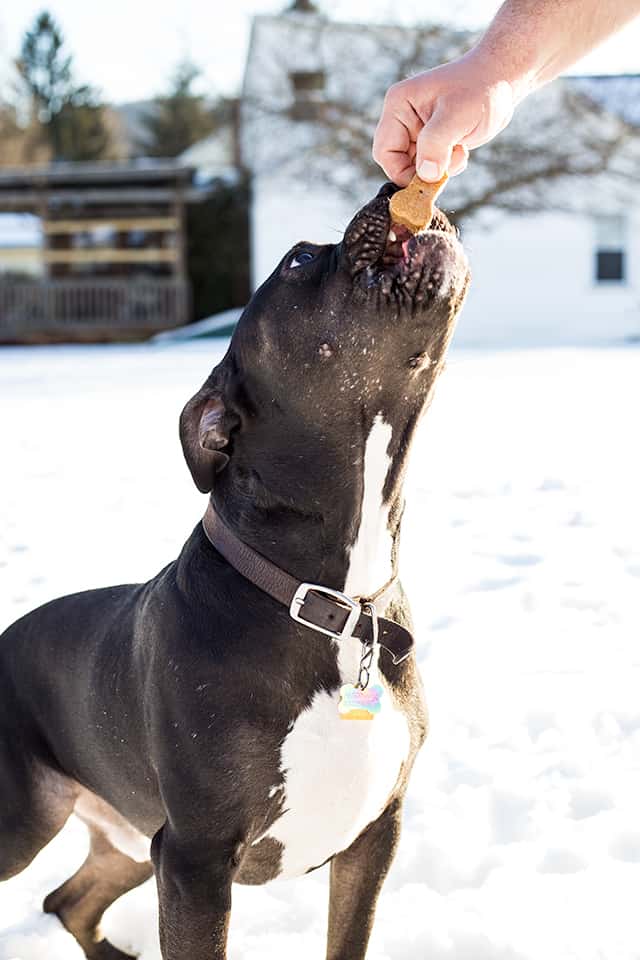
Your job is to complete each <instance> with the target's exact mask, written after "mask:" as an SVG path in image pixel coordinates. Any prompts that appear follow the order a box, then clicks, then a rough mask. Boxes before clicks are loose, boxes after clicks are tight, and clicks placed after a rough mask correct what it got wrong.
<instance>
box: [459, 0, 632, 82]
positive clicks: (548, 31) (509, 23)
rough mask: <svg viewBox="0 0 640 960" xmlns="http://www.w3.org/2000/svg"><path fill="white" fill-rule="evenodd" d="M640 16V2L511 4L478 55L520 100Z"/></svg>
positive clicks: (519, 0)
mask: <svg viewBox="0 0 640 960" xmlns="http://www.w3.org/2000/svg"><path fill="white" fill-rule="evenodd" d="M639 13H640V0H506V3H504V4H503V5H502V7H501V8H500V10H499V11H498V13H497V14H496V16H495V18H494V20H493V22H492V23H491V25H490V26H489V28H488V30H487V32H486V33H485V34H484V36H483V37H482V39H481V40H480V41H479V43H478V45H477V46H476V47H475V48H474V50H473V51H472V54H473V56H474V57H475V58H477V59H481V60H485V61H486V63H487V66H488V68H489V69H490V71H491V72H492V73H494V74H495V75H496V78H497V79H500V80H507V81H508V82H509V83H510V84H511V85H512V88H513V91H514V94H515V98H516V101H518V100H521V99H523V98H524V97H525V96H526V95H527V94H528V93H531V92H532V91H533V90H536V89H538V87H541V86H543V85H544V84H545V83H548V82H549V81H550V80H553V79H554V78H555V77H557V76H558V74H559V73H561V72H562V71H563V70H565V69H566V68H567V67H570V66H571V65H572V64H573V63H575V62H576V61H577V60H579V59H580V58H581V57H583V56H584V55H585V54H587V53H589V51H590V50H592V49H593V48H594V47H596V46H597V45H598V44H599V43H602V41H603V40H605V39H606V38H607V37H609V36H611V35H612V34H613V33H615V32H616V31H617V30H619V29H620V28H621V27H623V26H624V25H625V24H626V23H628V22H629V21H630V20H632V19H633V18H634V17H635V16H637V15H638V14H639Z"/></svg>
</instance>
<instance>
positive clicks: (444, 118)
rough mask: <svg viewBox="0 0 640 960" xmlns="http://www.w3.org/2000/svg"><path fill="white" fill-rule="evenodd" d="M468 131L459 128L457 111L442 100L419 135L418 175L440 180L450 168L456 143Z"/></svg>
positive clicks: (424, 178) (431, 179) (429, 179)
mask: <svg viewBox="0 0 640 960" xmlns="http://www.w3.org/2000/svg"><path fill="white" fill-rule="evenodd" d="M467 132H468V128H467V129H466V130H465V129H464V128H463V129H460V128H459V123H458V120H457V117H456V112H455V111H453V110H446V109H445V108H444V106H443V104H442V101H440V102H439V103H438V104H437V106H436V109H435V110H434V112H433V113H432V115H431V117H430V118H429V119H428V120H427V122H426V123H425V125H424V127H423V128H422V130H421V131H420V135H419V136H418V141H417V147H418V150H417V157H416V161H417V162H416V169H417V171H418V176H419V177H421V178H422V179H423V180H427V181H433V180H439V179H440V178H441V177H442V175H443V174H444V173H445V171H446V170H448V169H449V164H450V163H451V154H452V153H453V147H454V145H455V144H456V143H460V141H461V140H462V138H463V137H464V135H465V134H466V133H467Z"/></svg>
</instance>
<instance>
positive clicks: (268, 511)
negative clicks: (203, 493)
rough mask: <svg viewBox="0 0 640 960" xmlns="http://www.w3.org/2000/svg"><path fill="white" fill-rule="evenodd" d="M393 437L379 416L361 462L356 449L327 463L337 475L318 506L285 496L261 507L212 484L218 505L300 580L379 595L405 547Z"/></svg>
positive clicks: (237, 529)
mask: <svg viewBox="0 0 640 960" xmlns="http://www.w3.org/2000/svg"><path fill="white" fill-rule="evenodd" d="M392 436H393V429H392V427H391V425H390V424H388V423H386V422H385V421H384V420H383V419H382V417H380V416H377V417H376V418H375V420H374V422H373V425H372V427H371V429H370V431H369V433H368V435H367V436H366V438H364V442H363V444H362V447H361V453H360V455H359V456H358V455H357V454H356V457H355V462H354V456H353V454H351V456H350V458H349V463H348V466H347V465H346V464H344V465H338V464H335V465H334V469H330V468H329V469H328V470H327V473H326V476H329V477H331V476H334V477H335V480H334V482H333V483H329V484H328V489H326V491H325V493H324V496H323V497H322V499H319V500H318V503H317V506H318V509H317V511H316V510H314V511H313V512H312V513H311V512H310V513H305V512H304V511H299V510H298V509H297V508H293V507H291V508H289V507H287V506H286V504H285V498H284V497H282V496H279V497H276V496H274V498H273V503H272V505H271V506H267V507H266V508H265V507H263V506H258V505H257V503H256V500H255V499H252V498H251V497H248V496H247V495H246V493H245V492H242V493H240V494H238V490H237V487H236V486H235V485H234V484H226V485H225V489H224V491H223V495H218V491H214V496H213V503H214V506H215V508H216V510H217V511H218V512H219V513H220V514H221V515H222V517H223V519H224V520H225V521H226V523H227V524H228V525H229V526H230V527H231V529H232V530H233V531H234V533H235V534H236V535H237V536H238V537H239V538H240V539H241V540H243V541H244V542H245V543H247V544H248V545H249V546H251V547H253V549H254V550H256V551H257V552H258V553H261V554H262V555H263V556H266V557H267V558H268V559H269V560H271V561H272V562H273V563H276V564H277V565H278V566H280V567H281V568H282V569H283V570H286V571H287V572H288V573H291V574H292V575H293V576H295V577H297V578H298V579H300V580H305V581H308V582H314V583H320V584H323V585H324V586H328V587H333V588H334V589H338V590H343V591H344V592H345V593H347V594H348V595H349V596H353V597H358V596H370V595H373V594H375V593H376V592H377V591H378V590H380V588H381V587H383V586H384V585H385V584H386V583H387V582H388V581H389V580H390V579H391V578H392V576H393V574H394V573H395V567H396V560H397V553H398V546H399V534H400V515H401V503H402V484H401V482H397V483H395V484H393V485H392V486H393V490H392V493H391V494H390V495H388V494H387V487H388V486H389V484H388V478H389V475H390V472H391V469H392V457H391V455H390V454H389V449H390V447H391V441H392ZM330 466H331V465H329V467H330ZM309 469H310V471H311V470H312V469H313V467H312V466H310V468H309ZM319 469H320V470H322V467H320V468H319ZM394 472H395V473H396V474H398V475H399V476H400V475H401V473H402V471H394ZM346 474H348V476H346Z"/></svg>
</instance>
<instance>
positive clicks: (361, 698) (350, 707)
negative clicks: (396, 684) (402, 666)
mask: <svg viewBox="0 0 640 960" xmlns="http://www.w3.org/2000/svg"><path fill="white" fill-rule="evenodd" d="M382 693H383V690H382V687H381V686H380V684H379V683H374V684H373V685H372V686H371V687H367V688H366V689H365V690H362V689H361V688H360V687H357V686H355V684H353V683H345V684H344V686H343V687H341V688H340V703H339V704H338V713H339V714H340V718H341V719H342V720H373V718H374V717H375V715H376V714H377V713H380V709H381V707H382V704H381V700H382Z"/></svg>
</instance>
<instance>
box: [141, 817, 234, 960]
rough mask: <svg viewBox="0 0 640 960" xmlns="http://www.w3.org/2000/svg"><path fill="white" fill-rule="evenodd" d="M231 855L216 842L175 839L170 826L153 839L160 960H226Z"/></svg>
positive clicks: (230, 850) (228, 846)
mask: <svg viewBox="0 0 640 960" xmlns="http://www.w3.org/2000/svg"><path fill="white" fill-rule="evenodd" d="M235 853H236V849H235V847H234V845H233V844H225V843H221V842H220V840H219V839H216V838H215V837H213V838H212V837H207V838H206V839H203V838H197V839H194V838H188V839H186V838H182V837H179V836H176V835H175V833H173V832H172V830H171V828H170V827H169V825H168V824H165V826H164V827H163V828H162V829H161V830H160V831H159V832H158V833H157V834H156V836H155V837H154V839H153V844H152V848H151V856H152V859H153V863H154V866H155V871H156V881H157V885H158V905H159V920H160V948H161V951H162V958H163V960H226V956H227V933H228V928H229V914H230V911H231V882H232V877H233V872H234V868H235Z"/></svg>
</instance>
